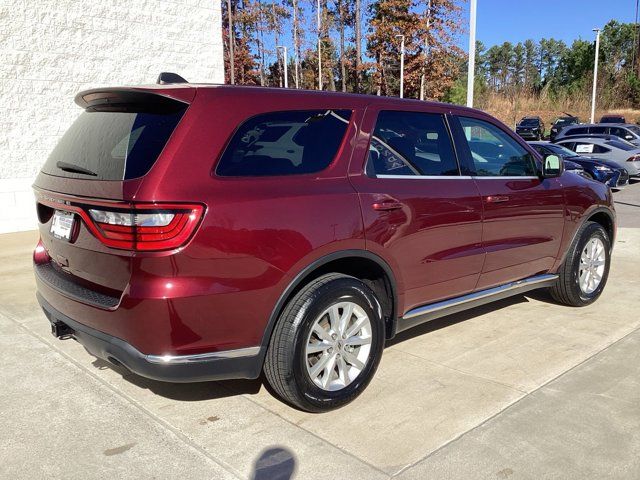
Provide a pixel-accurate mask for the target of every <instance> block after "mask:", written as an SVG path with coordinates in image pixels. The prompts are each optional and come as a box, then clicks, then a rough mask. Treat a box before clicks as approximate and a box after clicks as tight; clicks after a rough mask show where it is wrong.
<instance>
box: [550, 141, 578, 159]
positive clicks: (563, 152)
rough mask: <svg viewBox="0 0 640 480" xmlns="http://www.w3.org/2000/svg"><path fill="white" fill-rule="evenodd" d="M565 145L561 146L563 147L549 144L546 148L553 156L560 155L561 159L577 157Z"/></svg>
mask: <svg viewBox="0 0 640 480" xmlns="http://www.w3.org/2000/svg"><path fill="white" fill-rule="evenodd" d="M565 145H566V144H563V145H554V144H549V145H548V146H547V148H548V149H549V150H551V152H553V153H554V154H556V155H560V156H562V157H575V156H577V155H576V154H575V153H574V152H573V151H571V150H569V149H568V148H567V147H566V146H565Z"/></svg>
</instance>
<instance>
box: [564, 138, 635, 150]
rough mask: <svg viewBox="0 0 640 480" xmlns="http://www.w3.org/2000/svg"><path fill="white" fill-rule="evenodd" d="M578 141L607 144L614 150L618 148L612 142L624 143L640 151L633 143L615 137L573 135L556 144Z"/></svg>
mask: <svg viewBox="0 0 640 480" xmlns="http://www.w3.org/2000/svg"><path fill="white" fill-rule="evenodd" d="M577 141H585V142H589V143H594V144H597V145H604V144H606V145H607V146H612V147H614V148H617V147H615V145H611V142H619V143H623V144H624V145H626V146H633V147H636V149H639V150H640V147H637V146H636V145H634V144H633V143H630V142H627V141H626V140H623V139H622V138H620V137H616V136H615V135H571V136H568V137H563V138H561V139H560V140H558V141H557V142H556V143H564V142H577ZM607 142H609V143H607Z"/></svg>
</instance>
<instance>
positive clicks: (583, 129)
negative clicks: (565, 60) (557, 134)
mask: <svg viewBox="0 0 640 480" xmlns="http://www.w3.org/2000/svg"><path fill="white" fill-rule="evenodd" d="M588 130H589V129H588V128H587V127H576V128H567V129H566V130H565V131H564V134H565V135H584V134H585V133H587V131H588Z"/></svg>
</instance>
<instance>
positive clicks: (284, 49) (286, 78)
mask: <svg viewBox="0 0 640 480" xmlns="http://www.w3.org/2000/svg"><path fill="white" fill-rule="evenodd" d="M280 49H282V56H283V57H284V88H289V73H288V71H287V47H285V46H284V45H277V46H276V50H280Z"/></svg>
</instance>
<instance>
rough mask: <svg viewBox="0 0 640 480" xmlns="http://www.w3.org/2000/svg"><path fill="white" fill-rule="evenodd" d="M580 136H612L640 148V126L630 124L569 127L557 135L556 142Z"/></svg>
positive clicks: (596, 124)
mask: <svg viewBox="0 0 640 480" xmlns="http://www.w3.org/2000/svg"><path fill="white" fill-rule="evenodd" d="M579 135H611V136H614V137H619V138H621V139H623V140H626V141H627V142H631V143H633V144H634V145H638V146H640V126H638V125H630V124H611V125H607V124H604V125H602V124H599V123H594V124H581V125H576V126H569V127H566V128H563V129H562V131H561V132H559V133H558V134H557V135H556V137H555V140H554V142H555V141H560V140H562V139H564V138H567V137H572V136H579Z"/></svg>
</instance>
